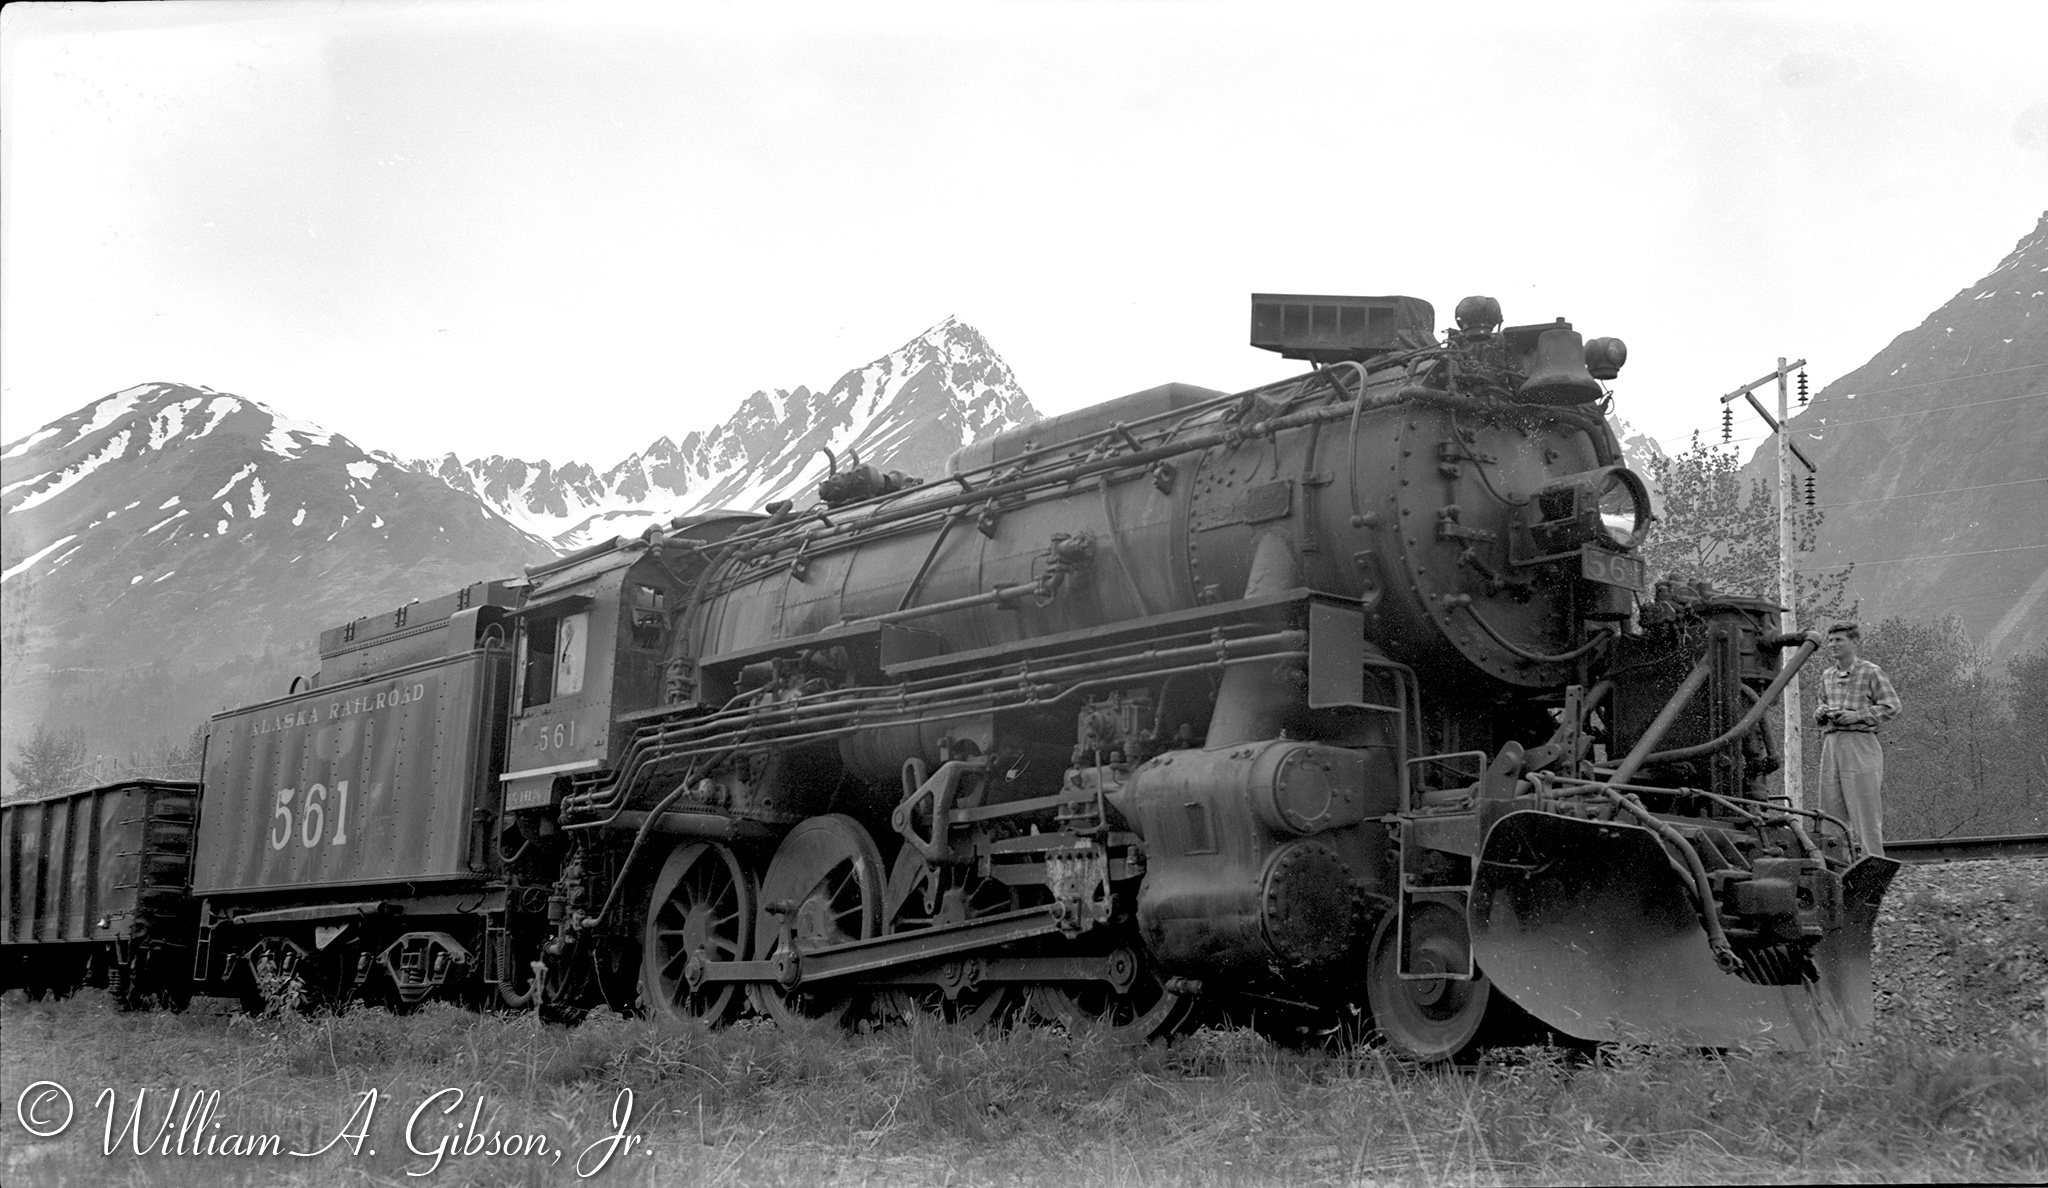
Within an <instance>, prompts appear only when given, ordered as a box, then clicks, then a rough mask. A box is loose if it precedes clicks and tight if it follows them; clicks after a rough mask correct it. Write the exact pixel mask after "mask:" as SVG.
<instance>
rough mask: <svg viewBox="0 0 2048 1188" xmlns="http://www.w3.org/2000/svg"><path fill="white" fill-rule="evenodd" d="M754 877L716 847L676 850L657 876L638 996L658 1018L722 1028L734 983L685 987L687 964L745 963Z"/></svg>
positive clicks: (706, 845)
mask: <svg viewBox="0 0 2048 1188" xmlns="http://www.w3.org/2000/svg"><path fill="white" fill-rule="evenodd" d="M757 910H758V909H757V907H756V905H755V898H754V878H753V876H752V875H750V874H748V873H747V870H746V867H744V866H742V865H740V860H739V857H738V856H737V855H735V854H734V853H733V852H732V851H731V850H730V849H728V848H727V847H725V846H722V845H719V844H717V843H715V842H697V843H695V844H692V845H686V846H679V847H677V848H676V850H675V851H674V852H673V853H671V854H670V855H669V856H668V861H667V862H665V863H663V864H662V867H661V873H660V874H658V875H656V876H655V879H654V890H653V894H652V895H650V896H649V897H648V900H647V926H646V929H645V932H644V935H643V937H642V946H641V950H640V952H641V958H640V990H641V999H642V1001H643V1002H645V1003H646V1005H647V1009H648V1010H649V1011H651V1012H652V1013H653V1014H654V1015H655V1016H657V1017H659V1018H667V1019H676V1020H683V1019H701V1020H703V1021H704V1022H706V1023H713V1024H716V1023H721V1022H723V1021H724V1020H725V1018H726V1017H727V1016H728V1015H730V1014H731V1013H732V1008H733V1006H734V1005H735V1004H736V1003H737V1002H738V1000H739V985H740V984H739V983H738V982H705V983H702V984H701V985H700V986H699V987H698V988H697V989H695V990H692V989H691V988H690V980H689V972H690V969H689V967H690V963H691V962H692V961H744V960H746V957H747V952H748V950H749V949H751V948H752V947H753V943H754V914H755V912H756V911H757Z"/></svg>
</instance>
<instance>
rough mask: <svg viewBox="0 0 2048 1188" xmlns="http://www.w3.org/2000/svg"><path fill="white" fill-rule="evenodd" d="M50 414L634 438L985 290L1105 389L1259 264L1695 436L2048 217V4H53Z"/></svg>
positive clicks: (1064, 374)
mask: <svg viewBox="0 0 2048 1188" xmlns="http://www.w3.org/2000/svg"><path fill="white" fill-rule="evenodd" d="M0 33H4V41H0V77H4V83H0V85H4V96H0V118H4V123H5V127H4V140H0V147H4V153H5V159H4V161H0V170H4V172H0V183H4V187H5V191H4V228H0V233H4V245H0V247H4V257H0V260H4V278H0V279H4V310H0V314H4V325H0V333H4V340H0V421H4V424H0V436H4V437H5V438H6V439H8V440H12V439H14V438H17V437H20V436H22V435H23V434H25V433H28V432H30V431H31V430H33V429H35V428H36V427H37V426H39V425H41V424H42V423H43V422H45V421H47V420H49V419H51V418H53V417H56V416H59V415H62V414H63V413H65V412H68V411H70V410H71V409H73V408H76V407H77V406H79V405H81V404H84V403H86V402H88V401H90V400H92V399H94V398H96V397H98V396H100V395H103V394H105V393H107V392H111V391H114V390H117V389H120V388H123V387H127V386H129V385H132V384H135V383H139V382H143V381H147V380H175V381H182V382H185V383H191V384H204V385H208V386H211V387H214V388H218V389H221V390H225V391H231V392H235V393H237V394H239V395H242V396H247V397H250V398H252V399H257V400H261V401H264V402H265V403H268V404H270V405H272V406H273V407H276V408H277V409H279V410H280V411H283V412H287V413H290V414H292V415H295V416H299V417H303V418H306V419H310V420H314V421H317V422H320V423H321V424H323V425H325V426H327V427H328V428H331V429H335V430H339V431H341V432H343V433H346V434H347V435H348V436H350V437H352V438H354V439H355V440H356V441H357V442H358V443H359V444H361V445H363V446H365V447H368V448H381V449H387V450H391V451H394V452H396V453H399V454H402V455H436V454H439V453H442V452H445V451H448V450H454V451H457V452H458V453H460V454H462V455H463V456H465V457H470V456H475V455H479V454H490V453H503V454H515V455H520V456H524V457H528V458H540V457H547V458H550V459H553V460H555V461H557V462H560V461H564V460H567V459H570V458H576V459H581V460H585V461H590V462H595V463H598V464H601V465H602V464H609V463H611V462H613V461H616V460H617V459H618V458H620V457H622V456H624V455H625V454H627V453H629V452H631V451H632V450H635V449H638V448H640V447H641V446H643V445H645V444H646V443H647V442H648V441H650V440H652V439H653V438H654V437H656V436H657V435H659V434H664V433H666V434H669V435H672V436H676V437H680V436H681V434H682V433H684V432H686V431H688V430H690V429H693V428H701V427H705V426H708V425H710V424H712V423H714V422H716V421H717V420H718V419H720V418H722V417H723V416H724V415H726V414H727V413H729V412H730V410H731V408H732V407H733V406H734V405H735V404H736V403H737V402H738V401H739V400H740V399H741V398H742V397H744V396H745V395H746V393H748V392H750V391H752V390H754V389H756V388H761V387H793V386H795V385H797V384H799V383H805V384H810V385H812V386H814V387H816V386H820V385H824V384H829V383H831V382H832V381H833V379H835V378H836V377H837V376H838V375H839V374H840V373H841V372H842V371H844V370H846V369H847V368H849V367H853V366H857V365H859V364H860V363H862V362H865V361H866V360H868V359H870V358H873V357H874V356H876V355H879V354H881V353H883V352H885V351H887V350H889V349H890V348H892V347H894V346H896V345H897V344H899V343H901V342H903V341H904V340H906V339H908V338H910V337H911V336H913V335H915V334H917V333H918V332H919V331H921V330H923V329H924V328H926V327H927V326H929V325H931V324H932V323H934V322H936V321H938V320H939V319H941V318H943V317H945V316H946V315H948V314H957V315H958V316H960V317H961V318H962V319H963V320H965V321H968V322H970V323H972V324H973V325H975V326H977V327H979V328H980V329H981V330H982V331H983V332H984V333H985V334H986V335H987V336H988V338H989V340H990V342H991V343H992V344H993V345H994V346H995V347H996V349H997V350H998V351H999V352H1000V353H1001V354H1002V355H1003V356H1004V357H1005V358H1006V359H1007V360H1008V361H1009V362H1010V364H1011V365H1012V367H1014V369H1015V370H1016V373H1017V376H1018V378H1019V380H1020V381H1021V382H1022V384H1023V386H1024V388H1025V390H1026V391H1027V392H1028V393H1029V395H1030V396H1031V398H1032V400H1033V401H1034V402H1035V403H1036V404H1037V405H1038V406H1039V408H1040V409H1042V410H1045V411H1060V410H1063V409H1068V408H1073V407H1076V406H1078V405H1082V404H1087V403H1091V402H1093V401H1096V400H1099V399H1103V398H1106V397H1110V396H1114V395H1117V394H1120V393H1123V392H1127V391H1131V390H1134V389H1137V388H1141V387H1148V386H1150V385H1153V384H1156V383H1159V382H1162V381H1165V380H1169V379H1174V380H1185V381H1188V382H1193V383H1199V384H1205V385H1209V386H1212V387H1223V388H1235V387H1241V386H1247V385H1250V384H1253V383H1257V382H1260V381H1263V380H1266V379H1270V378H1274V377H1277V376H1279V375H1282V374H1285V373H1286V372H1287V371H1288V370H1289V369H1290V368H1291V367H1292V366H1293V365H1292V364H1287V363H1284V362H1282V361H1281V360H1279V359H1278V358H1277V357H1275V356H1269V355H1265V354H1263V353H1261V352H1257V351H1254V350H1252V349H1251V348H1249V347H1248V346H1246V345H1245V337H1246V327H1247V322H1248V307H1247V295H1248V294H1249V293H1250V292H1252V291H1254V290H1277V291H1288V292H1317V293H1367V294H1378V293H1405V294H1411V295H1414V296H1418V297H1423V298H1425V299H1427V300H1429V301H1431V302H1433V303H1434V304H1435V306H1436V309H1437V314H1438V321H1439V325H1440V326H1441V325H1447V324H1449V321H1450V311H1451V307H1452V306H1453V305H1454V304H1455V303H1456V302H1457V300H1458V298H1459V297H1461V296H1463V295H1465V294H1468V293H1491V294H1493V295H1495V296H1497V297H1499V298H1500V300H1501V302H1502V304H1503V306H1504V307H1505V309H1506V312H1507V316H1508V319H1509V321H1510V322H1532V321H1547V320H1549V319H1551V318H1554V317H1559V316H1563V317H1568V318H1570V319H1572V321H1573V322H1574V323H1575V324H1576V325H1577V326H1578V327H1579V328H1580V329H1581V330H1582V331H1584V332H1585V333H1586V334H1587V335H1588V337H1591V336H1594V335H1618V336H1620V337H1622V338H1624V339H1625V340H1627V342H1628V343H1629V347H1630V352H1631V354H1630V363H1629V365H1628V367H1627V369H1626V370H1624V371H1623V372H1622V375H1621V378H1620V380H1619V381H1618V382H1617V383H1616V385H1615V388H1616V391H1617V394H1618V400H1619V405H1620V412H1621V413H1622V414H1623V415H1624V416H1626V417H1628V418H1629V419H1630V420H1632V421H1634V422H1635V423H1637V424H1638V425H1640V426H1643V427H1645V428H1647V429H1648V430H1650V431H1651V432H1652V433H1653V434H1655V435H1656V436H1659V437H1662V438H1667V439H1672V440H1673V441H1674V442H1675V441H1676V440H1677V439H1680V438H1682V437H1683V435H1684V434H1685V433H1686V432H1688V431H1689V430H1690V429H1692V428H1694V427H1700V428H1705V429H1708V430H1709V431H1711V430H1713V429H1714V428H1715V427H1716V426H1717V424H1718V406H1717V405H1716V404H1715V402H1714V399H1713V398H1714V396H1716V395H1718V394H1719V393H1721V392H1724V391H1726V390H1728V389H1729V388H1732V387H1734V386H1736V385H1737V384H1739V383H1742V382H1744V381H1747V380H1749V379H1752V378H1754V377H1755V376H1757V375H1759V374H1761V373H1763V372H1765V371H1768V370H1769V369H1770V367H1771V365H1772V363H1773V361H1774V358H1775V357H1776V356H1778V355H1781V354H1782V355H1788V356H1798V355H1805V356H1808V357H1810V358H1811V359H1812V360H1813V361H1814V366H1813V370H1814V373H1815V378H1816V379H1817V380H1821V381H1825V380H1827V379H1830V378H1832V377H1834V376H1836V375H1839V374H1841V373H1843V372H1845V371H1848V370H1850V369H1852V368H1854V367H1855V366H1857V365H1858V364H1860V363H1862V362H1863V361H1864V360H1865V359H1867V358H1868V357H1869V356H1870V355H1871V354H1872V353H1874V352H1875V351H1876V350H1877V349H1878V348H1880V347H1881V346H1883V345H1884V343H1885V342H1887V341H1888V340H1889V339H1890V338H1891V337H1892V336H1893V335H1894V334H1896V333H1898V332H1900V331H1902V330H1904V329H1907V328H1909V327H1910V326H1912V325H1915V324H1917V323H1918V322H1919V320H1920V319H1921V318H1922V317H1923V316H1925V315H1926V314H1927V313H1928V312H1930V311H1931V310H1932V309H1934V307H1935V306H1937V305H1938V304H1940V303H1941V302H1943V301H1945V300H1946V299H1947V298H1948V297H1949V296H1950V295H1952V294H1953V293H1954V292H1955V291H1956V290H1958V289H1959V288H1961V287H1962V286H1964V285H1966V284H1968V283H1969V282H1971V281H1973V280H1975V279H1976V278H1977V277H1979V276H1980V275H1982V274H1983V273H1985V272H1986V271H1988V270H1989V269H1990V268H1991V267H1992V266H1993V265H1994V264H1995V263H1996V261H1997V260H1998V259H1999V257H2000V256H2002V255H2003V254H2004V253H2005V252H2006V251H2007V250H2009V249H2010V247H2011V246H2012V244H2013V242H2014V241H2015V240H2016V239H2018V238H2019V237H2020V236H2021V235H2022V234H2024V233H2025V232H2027V231H2028V230H2029V229H2030V228H2031V227H2032V226H2033V224H2034V221H2035V219H2036V218H2037V217H2038V216H2039V215H2040V214H2041V211H2042V209H2043V207H2044V206H2048V66H2044V65H2043V56H2042V51H2041V47H2042V46H2043V45H2048V5H2043V4H2039V3H2032V2H2029V3H2015V4H2007V5H1971V4H1959V3H1943V4H1939V5H1935V4H1928V3H1918V4H1912V5H1899V6H1887V5H1881V4H1872V3H1867V2H1863V3H1855V4H1843V5H1828V4H1800V5H1787V4H1761V3H1758V4H1743V3H1692V4H1681V3H1673V4H1647V3H1630V4H1615V5H1594V4H1585V5H1566V4H1556V3H1544V4H1516V5H1507V6H1500V7H1490V6H1487V5H1484V4H1474V3H1465V4H1456V5H1420V4H1414V5H1401V6H1398V7H1395V6H1388V7H1387V8H1385V9H1381V8H1379V7H1378V6H1372V5H1364V4H1358V5H1345V6H1341V7H1321V6H1294V7H1289V6H1285V5H1279V4H1274V3H1259V4H1197V3H1125V4H1081V3H1021V4H1005V5H996V6H987V7H984V6H974V5H961V4H950V3H949V4H941V5H907V4H906V5H858V6H855V5H846V6H839V5H833V6H826V7H790V6H774V5H766V4H744V5H732V6H715V7H713V6H706V7H689V8H671V7H667V6H664V7H661V8H651V7H640V6H624V5H603V4H591V3H574V4H569V3H562V4H555V3H529V4H522V3H504V2H494V3H489V4H468V3H456V2H447V0H428V2H424V3H422V2H417V0H408V2H406V3H303V4H302V3H290V2H285V3H268V4H257V3H182V4H164V5H155V4H113V5H97V6H93V5H62V4H32V3H21V4H13V5H9V6H7V7H6V8H5V9H4V10H0Z"/></svg>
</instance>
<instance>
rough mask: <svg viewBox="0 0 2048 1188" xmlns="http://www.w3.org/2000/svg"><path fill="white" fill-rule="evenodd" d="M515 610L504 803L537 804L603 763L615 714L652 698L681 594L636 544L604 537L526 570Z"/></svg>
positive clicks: (614, 738) (657, 697)
mask: <svg viewBox="0 0 2048 1188" xmlns="http://www.w3.org/2000/svg"><path fill="white" fill-rule="evenodd" d="M527 577H528V580H529V581H530V582H531V583H532V586H531V588H530V589H529V591H528V600H527V603H526V605H525V606H523V607H521V608H520V609H519V610H518V611H517V612H516V613H515V615H514V622H515V623H516V628H515V633H514V638H513V647H514V650H515V651H514V655H515V665H516V668H515V675H514V678H513V689H512V706H511V730H510V732H509V737H508V741H507V745H506V753H505V774H504V775H503V776H501V777H500V779H502V780H503V781H504V784H505V808H506V811H508V812H513V811H519V810H523V809H534V808H544V807H546V806H547V805H548V804H549V803H550V802H551V801H552V800H553V799H554V790H555V788H556V785H557V782H558V781H560V782H561V783H563V785H564V786H566V785H567V784H569V783H573V781H574V779H575V777H577V776H579V775H583V774H586V773H594V772H597V771H599V770H601V769H603V768H606V767H608V766H609V765H610V764H609V760H610V758H611V757H612V756H615V755H616V754H617V753H618V748H619V742H620V737H619V736H620V735H622V734H623V732H624V731H625V730H626V729H627V727H626V726H625V725H623V724H621V723H620V722H619V718H620V716H621V715H630V714H632V713H634V712H635V711H638V710H646V709H651V708H654V707H656V706H659V705H660V704H661V676H662V656H663V652H664V650H665V649H666V647H667V646H668V633H669V627H670V622H671V616H672V608H673V607H675V606H676V605H677V602H678V601H679V599H680V598H682V597H683V596H684V595H685V593H686V592H685V591H684V590H682V589H680V588H679V587H678V586H677V585H676V583H675V581H674V579H673V578H672V577H671V576H670V574H669V573H668V571H667V569H666V568H665V567H664V566H663V565H662V564H661V562H660V561H659V560H658V559H657V558H656V556H655V555H654V553H653V552H652V551H651V550H650V549H649V548H648V546H647V544H646V542H644V541H638V540H635V541H621V540H618V539H616V538H615V539H613V540H610V541H607V542H605V543H604V544H601V545H598V546H595V547H593V548H590V549H586V550H584V551H583V552H581V553H576V554H572V555H570V556H569V557H565V558H563V559H562V560H560V561H556V562H553V563H550V564H548V565H544V566H538V567H534V568H532V569H530V570H528V573H527Z"/></svg>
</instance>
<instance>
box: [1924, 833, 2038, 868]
mask: <svg viewBox="0 0 2048 1188" xmlns="http://www.w3.org/2000/svg"><path fill="white" fill-rule="evenodd" d="M1884 854H1885V857H1887V858H1896V859H1898V860H1899V861H1900V862H1910V863H1913V864H1915V865H1920V864H1924V863H1935V862H1989V861H1992V860H1995V859H2000V858H2048V833H2007V834H1999V835H1995V836H1989V837H1916V838H1912V839H1909V840H1906V841H1888V842H1886V843H1884Z"/></svg>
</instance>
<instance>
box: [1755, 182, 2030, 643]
mask: <svg viewBox="0 0 2048 1188" xmlns="http://www.w3.org/2000/svg"><path fill="white" fill-rule="evenodd" d="M2044 376H2048V212H2044V213H2043V214H2042V215H2041V217H2040V219H2039V221H2037V222H2036V223H2035V225H2034V228H2033V230H2032V231H2030V232H2028V233H2027V234H2025V235H2022V236H2021V237H2020V239H2019V241H2018V242H2017V243H2016V244H2014V245H2013V249H2012V251H2011V252H2009V253H2007V254H2006V256H2005V258H2004V259H2002V260H2000V261H1999V262H1998V265H1997V267H1995V268H1993V269H1991V271H1990V272H1988V273H1986V274H1985V275H1984V277H1983V279H1981V280H1979V281H1978V282H1977V283H1975V284H1973V285H1970V286H1968V287H1966V288H1964V289H1962V290H1960V291H1958V292H1957V293H1956V294H1955V295H1954V296H1952V297H1950V298H1949V299H1948V300H1947V301H1946V302H1944V303H1943V304H1942V305H1941V306H1940V307H1939V308H1937V309H1936V310H1935V311H1934V312H1933V313H1931V314H1929V315H1928V316H1927V318H1926V319H1925V320H1924V321H1922V322H1921V323H1920V324H1919V325H1918V326H1915V327H1913V328H1912V329H1910V330H1907V331H1905V332H1903V333H1901V334H1900V335H1899V336H1898V337H1896V338H1894V339H1892V340H1891V342H1890V343H1888V344H1887V345H1886V346H1885V348H1884V349H1883V350H1881V351H1879V352H1877V354H1875V355H1873V356H1872V357H1871V358H1870V361H1869V362H1867V363H1865V364H1863V365H1862V366H1861V367H1858V368H1856V369H1855V370H1854V371H1851V372H1849V373H1848V374H1847V375H1844V376H1842V377H1841V378H1840V379H1838V380H1835V381H1834V382H1833V383H1831V384H1829V385H1828V386H1827V387H1825V388H1822V389H1821V390H1820V391H1819V392H1817V393H1815V395H1814V398H1813V401H1812V403H1811V404H1810V405H1809V406H1807V407H1806V408H1805V409H1802V410H1800V411H1799V412H1797V413H1795V414H1794V415H1793V417H1792V420H1791V425H1792V430H1793V432H1794V433H1796V434H1798V435H1799V437H1798V440H1799V442H1800V448H1801V449H1803V450H1804V451H1805V452H1806V453H1807V454H1808V455H1809V456H1811V457H1812V459H1813V461H1814V464H1815V465H1816V466H1818V467H1819V468H1820V474H1819V476H1818V479H1817V483H1818V487H1819V503H1820V506H1821V508H1822V509H1823V510H1825V511H1826V512H1827V521H1826V523H1825V524H1824V525H1823V526H1822V528H1821V531H1820V539H1819V541H1818V547H1816V548H1815V550H1814V552H1813V554H1812V555H1811V556H1809V557H1804V558H1802V559H1801V561H1800V565H1801V567H1802V569H1804V570H1807V571H1809V572H1811V571H1814V570H1821V569H1840V568H1843V567H1847V566H1849V565H1851V564H1854V565H1855V569H1854V571H1853V572H1852V574H1851V575H1850V578H1849V589H1848V594H1849V597H1850V598H1852V599H1856V600H1858V601H1859V602H1860V607H1859V609H1858V611H1857V614H1858V616H1859V617H1860V618H1862V619H1863V620H1865V621H1866V622H1880V621H1882V620H1884V619H1886V618H1888V617H1891V616H1894V615H1896V616H1898V617H1900V618H1904V619H1907V620H1909V621H1922V622H1925V621H1931V620H1933V619H1935V618H1937V617H1939V616H1942V615H1948V614H1954V615H1957V616H1959V617H1960V618H1961V619H1962V621H1963V625H1964V628H1965V629H1966V630H1967V631H1968V632H1969V634H1970V636H1971V637H1972V638H1973V639H1975V640H1976V641H1977V642H1978V644H1979V645H1980V646H1982V647H1983V649H1984V651H1985V653H1986V654H1987V655H1989V656H1990V657H1991V658H1992V659H1993V660H1994V661H2003V660H2007V659H2010V658H2011V657H2013V656H2016V655H2019V654H2022V653H2025V652H2027V651H2029V650H2031V649H2033V648H2036V647H2040V646H2042V645H2043V644H2048V467H2044V465H2043V461H2042V460H2043V459H2048V384H2044V383H2043V377H2044ZM1748 472H1749V473H1750V474H1751V475H1754V476H1756V477H1759V478H1763V479H1766V480H1769V481H1773V482H1775V481H1776V479H1777V451H1776V449H1775V448H1774V447H1772V446H1770V444H1769V443H1768V442H1767V443H1765V445H1763V446H1760V447H1758V449H1757V451H1756V453H1755V454H1754V455H1753V456H1752V457H1751V458H1750V461H1749V465H1748Z"/></svg>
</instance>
